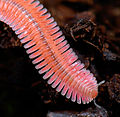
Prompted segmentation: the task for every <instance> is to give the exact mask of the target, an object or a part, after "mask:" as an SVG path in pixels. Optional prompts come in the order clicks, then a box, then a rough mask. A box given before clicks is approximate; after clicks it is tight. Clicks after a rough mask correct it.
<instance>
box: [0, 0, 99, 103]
mask: <svg viewBox="0 0 120 117" xmlns="http://www.w3.org/2000/svg"><path fill="white" fill-rule="evenodd" d="M0 20H1V21H3V22H5V23H6V24H8V25H9V26H10V27H11V28H12V29H13V30H14V31H15V33H16V34H17V35H18V38H19V39H20V41H21V43H23V44H24V48H25V49H26V52H27V53H28V54H29V58H30V59H32V62H33V64H35V68H36V69H38V71H39V73H40V74H42V73H45V75H44V76H43V79H48V84H51V85H52V87H53V88H56V87H57V88H56V90H57V91H58V92H60V91H61V94H62V95H66V97H67V98H71V100H72V101H73V102H75V101H77V103H79V104H80V103H81V100H82V102H83V104H85V103H89V102H90V101H92V100H93V99H94V98H95V97H96V96H97V93H98V85H97V81H96V79H95V77H94V76H93V74H92V73H90V71H89V70H86V69H85V68H84V64H82V63H81V62H80V60H78V57H77V55H76V54H75V53H74V52H73V50H72V49H71V48H70V45H69V44H68V43H67V41H66V40H65V37H64V36H63V35H62V32H61V31H60V28H59V26H57V23H56V22H55V21H54V18H53V17H51V14H50V13H48V12H47V9H46V8H43V5H42V4H40V2H39V1H34V0H0Z"/></svg>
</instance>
